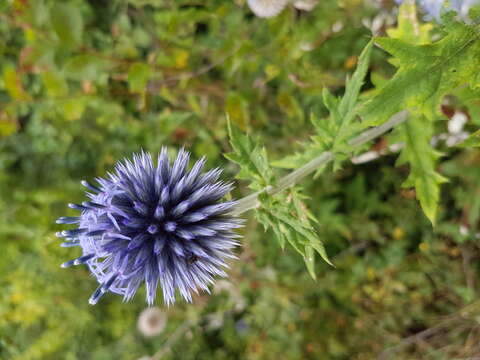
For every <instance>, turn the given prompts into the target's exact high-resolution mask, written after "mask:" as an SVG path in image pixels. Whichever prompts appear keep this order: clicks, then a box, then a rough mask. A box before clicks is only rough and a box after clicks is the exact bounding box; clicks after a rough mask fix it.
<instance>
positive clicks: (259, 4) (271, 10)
mask: <svg viewBox="0 0 480 360" xmlns="http://www.w3.org/2000/svg"><path fill="white" fill-rule="evenodd" d="M289 2H290V0H247V3H248V6H249V7H250V10H252V11H253V13H254V14H255V15H257V16H258V17H263V18H269V17H273V16H276V15H278V14H279V13H280V12H281V11H282V10H283V9H284V8H285V7H286V6H287V4H288V3H289Z"/></svg>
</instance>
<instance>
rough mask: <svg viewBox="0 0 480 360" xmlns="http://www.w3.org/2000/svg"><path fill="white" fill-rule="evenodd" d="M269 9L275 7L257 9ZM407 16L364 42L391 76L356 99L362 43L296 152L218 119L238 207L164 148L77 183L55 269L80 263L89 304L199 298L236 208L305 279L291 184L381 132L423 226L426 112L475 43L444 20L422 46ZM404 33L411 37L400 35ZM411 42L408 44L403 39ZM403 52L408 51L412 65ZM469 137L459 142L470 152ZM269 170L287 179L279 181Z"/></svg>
mask: <svg viewBox="0 0 480 360" xmlns="http://www.w3.org/2000/svg"><path fill="white" fill-rule="evenodd" d="M252 3H253V4H257V5H258V3H257V2H249V4H250V5H251V4H252ZM274 3H275V4H277V5H278V2H273V1H272V2H269V1H266V2H264V3H263V4H264V5H272V6H273V5H274ZM457 5H459V4H457ZM255 6H256V5H255ZM272 9H273V8H272ZM272 9H270V10H272ZM277 10H278V8H277V9H276V10H275V11H277ZM272 11H273V10H272ZM275 11H274V12H275ZM278 11H279V10H278ZM415 12H416V9H415V4H414V2H413V1H410V2H408V3H407V2H406V3H405V4H403V5H402V6H401V8H400V12H399V25H398V28H397V29H390V38H378V39H375V42H376V43H377V44H378V45H380V46H382V47H383V48H384V49H385V50H387V51H388V52H390V53H391V54H392V55H393V56H394V57H395V59H394V60H395V61H393V62H392V63H394V64H395V65H396V66H398V68H399V69H398V72H397V74H396V75H395V76H394V77H393V78H392V79H391V80H390V81H389V82H388V84H387V85H386V86H383V87H382V88H380V89H379V90H378V91H377V92H376V93H375V95H374V96H372V97H369V98H367V99H366V101H363V100H362V101H360V91H361V88H362V86H363V84H364V82H365V77H366V75H367V72H368V68H369V60H370V56H371V53H372V49H373V45H374V41H373V40H372V41H370V42H369V43H368V44H367V46H366V47H365V48H364V50H363V51H362V53H361V54H360V56H359V58H358V64H357V68H356V70H355V72H354V73H353V74H352V76H351V78H349V79H348V81H347V82H346V87H345V93H344V95H343V97H341V98H337V97H335V96H334V95H333V94H331V93H330V92H329V91H328V90H327V89H324V91H323V94H322V95H323V103H324V105H325V107H326V108H327V109H328V111H329V114H330V115H329V116H328V118H326V119H318V118H316V117H315V114H313V115H312V123H313V125H314V128H315V135H314V136H313V137H312V138H311V141H310V142H307V143H305V144H304V149H303V151H302V152H300V153H297V154H293V155H290V156H287V157H285V158H283V159H281V160H277V161H273V162H272V161H270V160H269V159H268V155H267V151H266V149H265V148H263V147H262V146H260V145H259V143H258V142H255V141H253V139H252V138H251V136H249V135H248V134H245V133H244V132H242V131H240V130H239V129H238V128H236V127H235V126H234V125H233V124H231V123H230V122H229V123H228V132H229V137H230V144H231V148H232V152H231V153H229V154H225V157H226V158H227V159H229V160H231V161H232V162H234V163H236V164H237V165H238V166H239V168H240V171H239V172H238V174H237V178H238V179H240V180H244V181H248V183H249V187H250V189H251V190H253V191H252V193H251V194H250V195H247V196H245V197H244V198H241V199H239V200H238V201H231V200H230V201H225V200H222V199H224V197H225V196H226V195H227V194H229V193H230V192H231V191H232V189H233V185H232V183H231V182H227V183H225V182H222V181H219V176H220V173H221V171H220V170H219V169H213V170H210V171H207V172H202V170H203V167H204V164H205V159H204V158H203V159H201V160H199V161H197V162H196V163H195V164H194V165H193V166H192V168H191V169H190V170H188V162H189V157H190V155H189V153H188V152H186V151H185V150H183V149H181V150H180V151H179V153H178V156H177V157H176V159H175V161H174V162H173V164H171V163H170V160H169V158H168V156H167V150H166V148H163V149H162V150H161V153H160V155H159V156H158V161H157V162H156V163H154V161H153V160H152V156H151V155H150V154H147V153H145V152H142V153H140V154H136V155H134V156H133V158H132V159H131V160H130V159H126V160H123V161H120V162H119V163H118V164H117V165H116V167H115V171H114V172H113V173H109V174H108V176H107V177H106V178H97V179H96V182H97V184H91V183H90V182H87V181H84V182H83V185H84V186H85V187H87V189H88V190H89V191H88V192H87V196H88V198H89V201H85V202H83V203H82V204H70V207H72V208H73V209H76V210H78V211H80V215H79V216H77V217H62V218H60V219H58V221H57V222H58V223H59V224H76V225H77V228H75V229H71V230H64V231H61V232H59V233H58V236H59V237H63V238H65V240H66V241H65V242H64V243H63V244H62V246H65V247H71V246H78V247H80V248H81V250H82V255H81V256H80V257H77V258H75V259H73V260H70V261H67V262H65V263H64V264H63V265H62V266H63V267H69V266H71V265H79V264H86V265H87V266H88V268H89V270H90V271H91V273H92V274H93V275H94V276H95V278H96V280H97V281H98V283H99V286H98V288H97V289H96V290H95V291H94V293H93V294H92V296H91V297H90V303H91V304H96V303H97V302H98V300H99V299H100V298H101V297H102V296H103V295H104V294H105V293H107V292H112V293H116V294H120V295H122V296H123V298H124V300H125V301H128V300H130V299H131V298H132V297H133V296H134V294H135V293H136V291H137V289H138V288H139V287H140V285H142V284H145V286H146V294H147V295H146V298H147V302H148V304H153V303H154V301H155V298H156V294H157V288H158V286H160V288H161V290H162V293H163V300H164V302H165V303H166V304H167V305H170V304H173V303H174V302H175V293H176V291H178V292H179V293H180V295H181V297H183V299H185V300H186V301H192V293H196V292H198V290H203V291H207V292H208V291H209V287H208V286H209V285H210V284H212V283H213V282H214V278H215V277H216V276H220V277H226V276H227V274H226V272H225V271H224V268H226V267H228V264H227V261H228V260H229V259H234V258H235V255H234V253H233V250H234V248H235V247H236V246H238V245H239V242H238V241H237V239H238V238H239V237H240V235H239V234H237V233H236V232H235V229H237V228H239V227H241V226H242V220H241V219H239V218H238V216H239V215H241V214H243V213H244V212H246V211H248V210H254V211H255V215H256V216H255V217H256V219H257V220H258V222H259V223H261V224H262V225H263V226H264V228H265V229H266V230H268V229H271V230H272V231H273V233H274V234H275V235H276V238H277V240H278V242H279V244H280V246H281V247H282V248H284V247H285V245H286V244H289V245H291V246H292V248H293V249H294V250H295V251H296V252H297V253H299V254H300V255H301V256H302V257H303V259H304V261H305V264H306V267H307V270H308V271H309V273H310V275H311V276H312V277H313V278H315V276H316V274H315V256H316V254H318V255H320V257H321V258H323V259H324V260H325V261H326V262H327V263H330V264H331V262H330V260H329V258H328V256H327V253H326V251H325V249H324V246H323V243H322V241H321V239H320V237H319V236H318V234H317V232H316V230H315V221H316V220H315V218H314V217H313V216H312V215H311V214H310V212H309V210H308V207H307V205H306V204H305V199H306V198H307V194H304V193H303V189H302V188H300V187H299V186H298V184H299V183H300V182H301V181H302V180H303V179H304V178H305V177H307V176H308V175H310V174H313V173H315V174H316V175H319V174H320V173H321V171H322V170H323V169H325V166H326V165H327V164H329V163H331V164H332V169H333V170H336V169H339V168H340V167H341V166H342V162H343V161H345V160H347V159H348V158H349V157H350V155H354V154H355V153H356V152H357V151H359V150H361V149H362V147H363V145H365V144H367V143H369V142H370V141H371V140H373V139H375V138H377V137H379V136H382V135H384V134H386V133H387V132H389V131H390V130H391V129H393V128H396V130H395V133H396V135H397V137H400V138H401V139H402V140H403V141H404V143H405V147H404V148H403V150H402V153H401V154H400V158H399V163H400V164H401V163H407V164H409V166H410V175H409V177H408V179H407V181H406V182H405V186H408V187H414V188H415V190H416V195H417V199H418V200H419V202H420V205H421V207H422V208H423V210H424V213H425V215H426V216H427V217H428V218H429V219H430V221H431V223H432V224H435V220H436V217H437V209H438V203H439V198H440V185H441V184H442V183H443V182H445V178H444V177H443V176H442V175H440V173H439V172H438V171H437V170H436V160H437V159H438V157H439V154H438V153H437V152H436V151H435V150H433V149H432V148H431V145H430V139H431V135H432V130H431V124H430V122H431V120H430V119H431V118H432V117H433V116H434V115H433V111H434V110H432V109H435V108H436V107H439V106H440V104H441V99H442V97H443V95H445V94H446V90H447V89H448V88H449V87H448V86H447V85H449V86H451V87H455V86H457V85H459V84H462V83H464V82H466V81H468V79H469V78H470V77H472V76H473V75H472V73H471V72H469V71H472V69H476V68H475V67H468V66H465V69H467V70H465V71H463V72H460V74H458V70H457V69H462V65H463V64H464V62H465V63H467V62H468V61H470V59H476V60H475V61H478V56H477V52H478V49H477V47H478V45H477V44H478V42H476V40H478V38H479V37H480V35H479V32H478V29H477V28H476V27H474V26H471V25H468V24H464V23H459V22H450V23H449V24H447V25H446V26H448V32H447V35H446V36H445V37H444V38H443V39H442V40H441V41H438V42H436V43H432V44H431V45H430V46H429V47H423V42H424V41H425V40H424V39H427V38H428V36H427V34H426V33H427V32H428V31H429V30H428V29H429V27H423V26H419V25H418V24H417V26H413V27H412V26H411V24H410V22H411V20H412V19H416V18H415ZM263 14H266V13H263ZM412 32H417V33H415V34H414V35H415V36H412ZM412 38H413V39H415V40H414V41H413V43H407V42H405V40H406V39H410V40H411V39H412ZM410 54H417V55H416V57H415V62H413V63H412V61H411V55H410ZM451 54H455V56H456V57H454V58H452V55H451ZM432 59H433V60H432ZM474 71H475V70H474ZM475 76H476V73H475ZM440 83H441V84H442V86H439V85H438V84H440ZM407 90H408V91H407ZM412 104H415V105H412ZM404 123H405V124H404ZM402 124H404V125H403V126H402ZM475 139H476V138H475ZM475 139H473V140H472V139H467V143H469V142H473V143H474V144H476V142H475V141H476V140H475ZM276 168H287V169H291V172H290V173H288V174H287V175H284V176H283V177H282V176H279V175H278V174H279V171H278V170H277V169H276Z"/></svg>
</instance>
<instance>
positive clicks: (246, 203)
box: [232, 110, 408, 215]
mask: <svg viewBox="0 0 480 360" xmlns="http://www.w3.org/2000/svg"><path fill="white" fill-rule="evenodd" d="M407 117H408V112H407V111H406V110H403V111H400V112H399V113H397V114H395V115H393V116H392V117H391V118H390V120H388V121H387V122H385V123H383V124H382V125H380V126H376V127H374V128H371V129H368V130H366V131H364V132H363V133H361V134H360V135H358V136H357V137H354V138H353V139H351V140H350V141H349V142H348V144H349V145H350V146H352V147H357V146H360V145H363V144H365V143H367V142H369V141H370V140H373V139H375V138H377V137H379V136H381V135H383V134H385V133H386V132H387V131H389V130H390V129H392V128H394V127H395V126H397V125H398V124H401V123H403V122H405V121H406V120H407ZM333 158H334V154H333V153H332V152H330V151H325V152H323V153H321V154H320V155H319V156H317V157H316V158H315V159H313V160H311V161H309V162H308V163H306V164H305V165H303V166H302V167H300V168H298V169H296V170H294V171H292V172H291V173H289V174H287V175H285V176H284V177H283V178H281V179H280V180H279V181H278V183H277V185H276V186H267V187H266V188H264V189H263V190H260V191H257V192H255V193H252V194H250V195H247V196H245V197H244V198H241V199H240V200H238V201H237V205H236V206H235V208H234V209H233V211H232V214H233V215H240V214H242V213H244V212H246V211H248V210H251V209H255V208H257V207H258V206H259V205H260V202H259V201H258V195H260V194H261V193H267V194H269V195H275V194H278V193H279V192H281V191H283V190H285V189H286V188H288V187H290V186H293V185H295V184H297V183H299V182H300V181H301V180H303V178H305V177H306V176H308V175H310V174H312V173H313V172H315V170H316V169H318V168H319V167H320V166H323V165H325V164H327V163H329V162H330V161H332V160H333Z"/></svg>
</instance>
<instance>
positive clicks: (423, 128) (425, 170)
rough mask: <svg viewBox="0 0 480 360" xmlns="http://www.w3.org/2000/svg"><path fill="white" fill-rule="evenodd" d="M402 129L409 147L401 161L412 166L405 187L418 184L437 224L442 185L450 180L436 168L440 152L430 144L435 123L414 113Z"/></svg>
mask: <svg viewBox="0 0 480 360" xmlns="http://www.w3.org/2000/svg"><path fill="white" fill-rule="evenodd" d="M399 132H400V134H401V137H402V139H403V141H404V142H405V148H404V149H403V151H402V153H401V154H400V157H399V159H398V162H397V164H403V163H408V164H409V165H410V175H409V176H408V179H407V180H406V181H405V183H404V184H403V186H405V187H415V191H416V195H417V199H418V201H419V202H420V205H421V207H422V209H423V212H424V213H425V215H426V216H427V217H428V219H429V220H430V221H431V223H432V225H435V221H436V217H437V209H438V202H439V200H440V184H442V183H444V182H445V181H447V180H446V178H444V177H443V176H442V175H440V174H439V173H438V172H437V171H436V170H435V166H436V162H437V159H438V158H439V157H440V153H438V152H437V151H435V150H434V149H433V148H432V146H431V145H430V139H431V136H432V134H433V129H432V124H431V123H430V122H429V121H428V120H427V119H426V118H425V117H423V116H419V115H412V116H411V117H410V119H409V120H408V121H407V122H406V123H405V124H404V125H403V126H401V127H400V128H399Z"/></svg>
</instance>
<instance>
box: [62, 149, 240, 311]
mask: <svg viewBox="0 0 480 360" xmlns="http://www.w3.org/2000/svg"><path fill="white" fill-rule="evenodd" d="M189 157H190V155H189V153H188V152H186V151H184V150H183V149H182V150H180V152H179V154H178V156H177V158H176V159H175V161H174V162H173V165H170V161H169V159H168V156H167V150H166V148H163V149H162V151H161V153H160V155H159V157H158V161H157V164H156V165H155V164H154V163H153V160H152V157H151V155H150V154H147V153H145V152H142V153H140V154H136V155H134V156H133V159H132V160H128V159H127V160H124V161H122V162H119V163H118V164H117V165H116V167H115V172H114V173H110V174H108V177H107V178H98V179H97V180H96V181H97V183H98V186H97V185H93V184H91V183H90V182H87V181H83V182H82V184H83V185H84V186H85V187H86V188H87V189H88V190H89V191H88V192H87V196H88V198H89V201H85V202H83V203H82V204H81V205H78V204H70V207H71V208H73V209H75V210H78V211H80V216H78V217H61V218H60V219H58V220H57V223H59V224H78V228H76V229H72V230H64V231H62V232H59V233H58V236H59V237H63V238H65V240H66V241H65V242H64V243H63V244H62V246H66V247H71V246H78V247H80V248H81V249H82V253H83V254H82V256H80V257H78V258H76V259H73V260H70V261H67V262H65V263H63V264H62V267H69V266H72V265H80V264H86V265H87V266H88V268H89V269H90V271H91V273H92V274H93V275H94V276H95V278H96V279H97V281H98V282H99V284H100V285H99V286H98V288H97V289H96V290H95V292H94V293H93V294H92V296H91V297H90V300H89V302H90V304H92V305H93V304H96V303H97V302H98V300H99V299H100V298H101V297H102V296H103V295H104V294H105V293H107V292H113V293H116V294H120V295H123V298H124V300H125V301H128V300H130V299H131V298H132V297H133V296H134V294H135V292H136V291H137V289H138V287H139V286H140V285H141V284H142V283H145V286H146V293H147V302H148V303H149V304H153V302H154V300H155V297H156V292H157V286H158V285H159V284H160V286H161V288H162V292H163V300H164V302H165V303H166V304H167V305H169V304H173V303H174V302H175V290H176V289H178V290H179V292H180V294H181V296H182V297H183V298H184V299H185V300H187V301H191V300H192V296H191V293H192V292H197V291H198V289H202V290H205V291H208V285H209V284H210V283H212V281H213V277H214V276H226V273H225V272H224V270H222V268H224V267H226V266H227V264H226V262H225V260H226V259H230V258H234V257H235V256H234V255H233V253H232V249H233V248H234V247H235V246H237V245H238V243H237V241H236V240H235V239H236V238H237V237H238V235H236V234H235V233H234V232H233V229H235V228H238V227H239V226H240V225H241V221H240V220H238V219H236V218H235V217H234V216H233V215H231V214H230V211H231V210H232V208H233V206H234V204H235V202H234V201H224V202H219V200H220V199H221V198H223V197H224V195H225V194H227V193H228V192H230V190H231V189H232V185H231V184H230V183H224V182H221V181H218V178H219V176H220V173H221V170H219V169H213V170H210V171H208V172H205V173H202V168H203V166H204V164H205V159H201V160H199V161H197V162H196V163H195V164H194V165H193V167H192V168H191V169H190V170H187V166H188V162H189Z"/></svg>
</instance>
